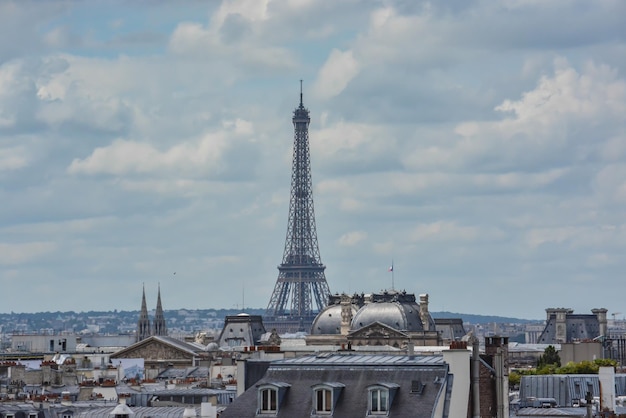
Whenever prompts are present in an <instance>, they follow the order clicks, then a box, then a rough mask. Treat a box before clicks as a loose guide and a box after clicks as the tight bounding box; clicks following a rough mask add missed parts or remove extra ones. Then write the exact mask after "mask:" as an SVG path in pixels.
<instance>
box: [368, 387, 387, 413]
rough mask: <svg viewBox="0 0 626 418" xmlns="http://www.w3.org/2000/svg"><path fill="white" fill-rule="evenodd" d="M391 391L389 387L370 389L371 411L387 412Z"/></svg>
mask: <svg viewBox="0 0 626 418" xmlns="http://www.w3.org/2000/svg"><path fill="white" fill-rule="evenodd" d="M388 399H389V391H388V390H387V389H371V390H370V411H371V412H374V413H376V412H387V410H388V409H389V404H388V403H387V401H388Z"/></svg>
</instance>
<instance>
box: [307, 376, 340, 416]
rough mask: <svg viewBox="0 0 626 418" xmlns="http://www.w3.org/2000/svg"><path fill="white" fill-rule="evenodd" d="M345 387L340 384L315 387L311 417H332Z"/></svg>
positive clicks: (332, 383)
mask: <svg viewBox="0 0 626 418" xmlns="http://www.w3.org/2000/svg"><path fill="white" fill-rule="evenodd" d="M344 387H345V385H344V384H343V383H339V382H324V383H320V384H317V385H313V386H312V388H313V410H312V411H311V415H332V413H333V411H334V409H335V405H337V401H338V400H339V396H340V395H341V391H342V390H343V388H344Z"/></svg>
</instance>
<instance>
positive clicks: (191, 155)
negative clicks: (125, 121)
mask: <svg viewBox="0 0 626 418" xmlns="http://www.w3.org/2000/svg"><path fill="white" fill-rule="evenodd" d="M228 139H229V138H228V136H227V135H225V134H222V133H217V134H207V135H205V136H204V137H202V138H200V139H199V140H197V141H193V142H191V141H189V142H185V143H182V144H179V145H176V146H173V147H171V148H169V149H167V150H164V151H161V150H159V149H156V148H155V147H154V146H152V145H151V144H149V143H141V142H135V141H124V140H117V141H115V142H113V143H112V144H111V145H109V146H107V147H102V148H97V149H95V150H94V151H93V153H92V154H91V155H90V156H88V157H87V158H85V159H75V160H74V161H72V164H71V165H70V166H69V168H68V172H69V173H71V174H91V175H93V174H102V173H103V174H113V175H124V174H129V173H158V172H161V171H165V172H178V173H187V174H192V175H193V174H197V173H199V172H206V171H208V172H211V173H219V171H220V170H221V165H222V162H221V157H222V155H223V153H224V150H225V149H226V148H227V147H228V146H229V145H228Z"/></svg>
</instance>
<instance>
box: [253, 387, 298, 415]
mask: <svg viewBox="0 0 626 418" xmlns="http://www.w3.org/2000/svg"><path fill="white" fill-rule="evenodd" d="M290 386H291V385H289V384H288V383H283V382H271V383H264V384H262V385H257V387H258V388H259V389H258V390H259V392H258V408H257V414H259V415H266V414H267V415H276V414H278V410H279V409H280V405H281V403H282V401H283V399H284V398H285V394H286V393H287V389H289V387H290Z"/></svg>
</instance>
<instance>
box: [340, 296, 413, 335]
mask: <svg viewBox="0 0 626 418" xmlns="http://www.w3.org/2000/svg"><path fill="white" fill-rule="evenodd" d="M374 322H380V323H382V324H385V325H387V326H389V327H391V328H394V329H397V330H399V331H423V330H424V327H423V326H422V319H421V318H420V308H419V305H417V303H415V302H413V303H410V302H398V301H391V302H373V303H368V304H366V305H365V306H363V307H362V308H361V309H359V311H358V312H357V313H356V315H354V317H353V319H352V323H351V324H350V330H351V331H356V330H357V329H361V328H363V327H366V326H368V325H370V324H373V323H374Z"/></svg>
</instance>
